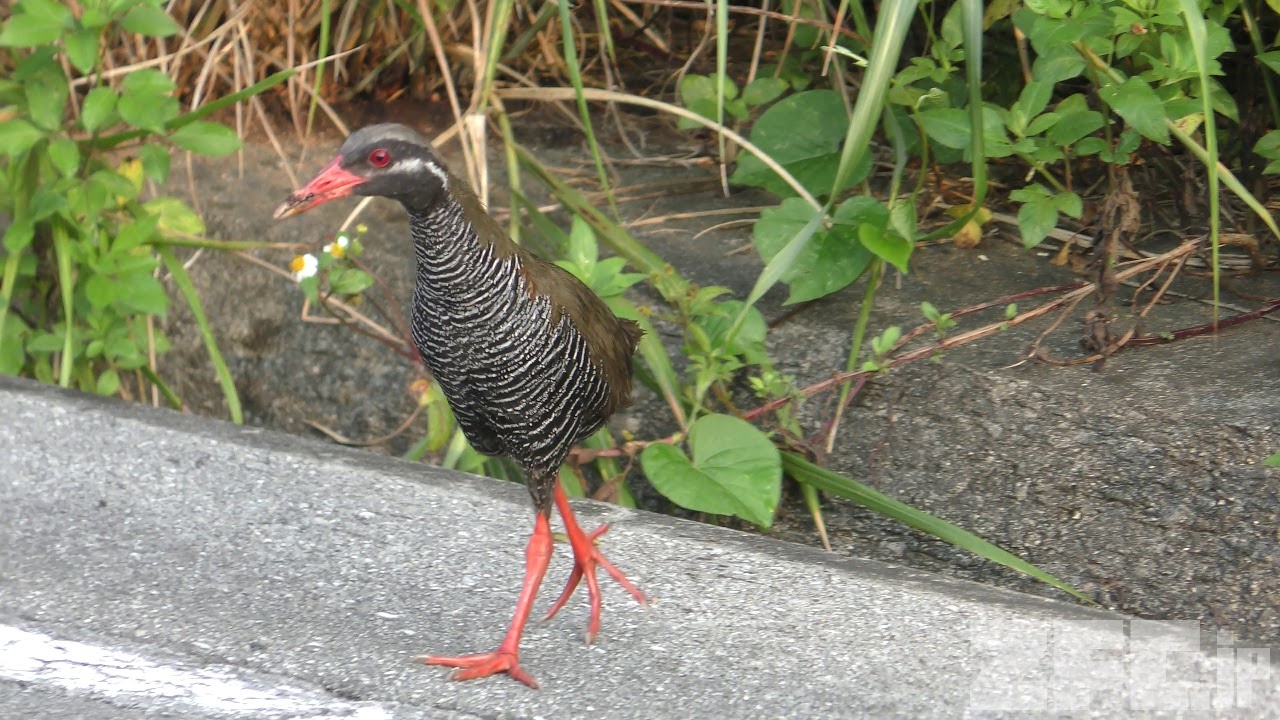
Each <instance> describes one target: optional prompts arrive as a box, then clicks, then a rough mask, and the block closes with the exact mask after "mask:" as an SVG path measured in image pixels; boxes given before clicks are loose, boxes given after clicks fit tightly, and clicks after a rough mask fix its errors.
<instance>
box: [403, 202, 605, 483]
mask: <svg viewBox="0 0 1280 720" xmlns="http://www.w3.org/2000/svg"><path fill="white" fill-rule="evenodd" d="M410 222H411V225H412V230H413V239H414V247H415V250H416V252H417V267H418V273H417V284H416V287H415V289H414V294H413V309H412V313H413V322H412V330H413V340H414V343H415V344H416V345H417V347H418V352H419V353H420V354H421V356H422V359H423V361H424V362H425V363H426V365H427V367H428V369H430V370H431V372H432V375H434V376H435V379H436V382H438V383H439V384H440V387H441V389H442V390H443V391H444V395H445V397H446V398H448V400H449V405H450V407H451V408H452V409H453V413H454V415H455V416H456V417H457V419H458V424H459V425H460V426H461V428H462V430H463V432H464V433H465V434H466V436H467V440H468V441H469V442H470V443H471V445H472V447H474V448H475V449H476V450H477V451H479V452H482V453H485V454H488V455H508V456H510V457H511V458H512V459H514V460H515V461H516V462H517V463H519V464H520V465H521V466H522V467H524V468H525V469H526V470H527V469H530V468H533V469H536V470H540V471H544V472H553V471H554V470H555V469H556V468H558V467H559V465H560V463H561V462H562V461H563V460H564V457H565V455H566V454H567V453H568V451H569V449H570V448H571V447H572V446H573V444H574V443H576V442H578V441H579V440H581V439H583V438H585V437H587V436H588V435H590V434H591V433H593V432H595V431H596V430H598V429H599V428H600V427H601V426H602V425H603V424H604V421H605V419H606V418H605V417H604V415H603V413H602V409H603V408H604V407H605V403H606V398H607V393H608V388H607V387H606V383H605V379H604V376H603V375H602V373H601V372H600V369H599V368H598V367H597V365H596V364H595V363H594V362H593V359H592V358H591V356H590V351H589V349H588V347H587V342H586V339H585V338H584V337H583V335H582V334H581V333H580V332H579V331H578V328H577V327H575V326H574V323H573V320H572V319H571V318H570V317H569V315H568V314H567V313H564V312H560V311H558V310H557V309H556V308H555V307H554V306H553V303H552V301H551V299H550V298H549V297H547V296H545V295H539V294H537V293H536V291H534V289H533V288H530V287H528V285H527V282H528V281H527V279H526V277H525V275H524V274H523V273H522V272H521V266H520V264H521V262H522V261H521V257H520V255H519V254H509V255H507V256H506V257H501V256H499V252H498V251H497V250H496V249H495V245H494V244H492V243H484V242H481V241H479V240H478V239H477V238H476V233H475V230H474V228H473V227H472V225H471V224H470V223H468V222H466V221H465V219H464V218H463V216H462V211H461V208H460V207H459V206H458V205H457V204H456V203H452V202H444V203H440V204H438V205H437V206H435V207H434V208H432V209H431V210H430V211H429V212H427V213H424V214H421V215H417V216H411V217H410Z"/></svg>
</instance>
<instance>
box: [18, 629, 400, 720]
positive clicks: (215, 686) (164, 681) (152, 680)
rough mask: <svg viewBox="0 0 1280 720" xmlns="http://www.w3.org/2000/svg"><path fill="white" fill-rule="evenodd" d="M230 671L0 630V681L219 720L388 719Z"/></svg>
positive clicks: (383, 712)
mask: <svg viewBox="0 0 1280 720" xmlns="http://www.w3.org/2000/svg"><path fill="white" fill-rule="evenodd" d="M246 676H247V673H245V672H243V671H240V670H238V669H235V668H229V667H223V668H212V667H208V668H197V667H182V666H181V665H178V664H169V665H162V664H160V663H156V662H153V661H151V660H147V659H146V658H144V657H142V656H140V655H136V654H133V653H130V652H125V651H120V650H112V649H109V648H104V647H97V646H94V645H86V644H84V643H79V642H73V641H70V640H56V639H54V638H51V637H49V636H48V635H42V634H40V633H34V632H28V631H26V630H20V629H18V628H15V627H10V626H7V625H0V680H13V681H17V682H29V683H39V684H45V685H55V686H57V687H60V688H63V689H65V690H69V691H72V692H76V693H85V694H89V695H94V696H98V697H102V698H109V699H114V700H124V701H127V702H129V703H131V704H135V705H136V704H138V703H145V702H147V701H151V702H154V703H155V704H156V705H157V706H173V705H182V706H186V707H188V708H191V709H196V710H203V711H206V712H208V713H210V714H215V715H223V716H245V717H253V718H275V717H289V718H306V717H320V716H323V717H326V718H333V717H345V718H352V719H353V720H389V719H390V718H391V713H390V711H389V710H387V709H386V708H385V707H383V706H381V705H379V704H377V703H353V702H349V701H346V700H339V699H336V698H332V697H329V696H326V695H324V694H323V693H319V692H316V691H314V690H306V689H303V688H296V687H289V686H285V685H275V686H272V685H270V684H268V683H265V682H259V683H252V682H251V681H249V680H248V679H246Z"/></svg>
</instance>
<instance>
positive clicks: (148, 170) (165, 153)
mask: <svg viewBox="0 0 1280 720" xmlns="http://www.w3.org/2000/svg"><path fill="white" fill-rule="evenodd" d="M138 159H139V160H141V161H142V174H143V175H146V176H147V179H148V180H151V181H153V182H157V183H162V184H163V183H164V182H166V181H167V180H168V179H169V165H170V163H171V162H172V161H173V160H172V157H171V156H170V155H169V148H167V147H164V146H163V145H143V146H142V147H140V148H138Z"/></svg>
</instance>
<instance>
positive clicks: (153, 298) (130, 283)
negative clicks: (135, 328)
mask: <svg viewBox="0 0 1280 720" xmlns="http://www.w3.org/2000/svg"><path fill="white" fill-rule="evenodd" d="M120 282H121V285H123V286H125V287H126V288H127V291H126V292H123V293H121V294H120V297H119V298H118V300H119V304H120V305H121V306H122V307H124V308H127V309H129V310H133V311H135V312H139V313H142V314H144V315H161V316H163V315H164V314H165V313H166V312H167V311H168V309H169V295H168V293H166V292H165V291H164V286H163V285H161V284H160V281H159V280H157V279H155V278H154V277H152V276H151V274H150V273H129V274H128V275H127V276H124V277H121V278H120Z"/></svg>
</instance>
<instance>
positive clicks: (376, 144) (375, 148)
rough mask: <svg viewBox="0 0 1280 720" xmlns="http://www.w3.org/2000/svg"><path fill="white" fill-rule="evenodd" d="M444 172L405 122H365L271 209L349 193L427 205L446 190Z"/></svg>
mask: <svg viewBox="0 0 1280 720" xmlns="http://www.w3.org/2000/svg"><path fill="white" fill-rule="evenodd" d="M448 185H449V173H448V171H447V170H446V169H445V166H444V163H442V162H441V161H440V157H439V156H438V155H436V152H435V150H434V149H433V148H432V147H431V143H430V142H428V141H427V140H426V138H424V137H422V136H421V135H419V134H418V133H417V132H415V131H414V130H412V129H410V128H407V127H405V126H404V125H396V124H385V125H370V126H369V127H365V128H361V129H359V130H357V131H355V132H354V133H351V136H350V137H348V138H347V140H346V142H344V143H342V148H341V149H340V150H339V151H338V156H337V157H336V158H334V159H333V161H332V162H330V163H329V164H328V165H326V166H324V169H323V170H321V171H320V172H319V173H318V174H317V175H316V176H315V177H314V178H312V179H311V181H310V182H308V183H307V184H306V185H303V186H302V187H301V188H299V189H298V190H297V191H296V192H294V193H293V194H292V195H290V196H289V197H288V199H286V200H285V201H284V203H283V204H282V205H280V207H278V208H276V212H275V216H274V217H275V219H277V220H279V219H281V218H287V217H289V216H291V215H297V214H298V213H302V212H306V211H307V210H310V209H311V208H313V207H316V206H317V205H322V204H324V203H327V202H329V201H330V200H336V199H338V198H342V197H347V196H348V195H376V196H380V197H387V198H391V199H393V200H399V201H400V202H401V203H402V204H403V205H404V206H405V207H407V208H409V209H410V210H414V209H420V208H426V207H430V206H431V205H432V204H433V203H434V202H435V201H436V199H437V198H439V196H440V194H441V193H443V192H448Z"/></svg>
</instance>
